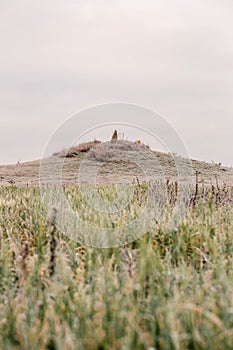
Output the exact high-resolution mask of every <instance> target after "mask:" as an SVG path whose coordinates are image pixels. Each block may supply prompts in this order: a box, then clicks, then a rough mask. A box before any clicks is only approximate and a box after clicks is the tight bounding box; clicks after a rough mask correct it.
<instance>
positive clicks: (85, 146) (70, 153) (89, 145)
mask: <svg viewBox="0 0 233 350" xmlns="http://www.w3.org/2000/svg"><path fill="white" fill-rule="evenodd" d="M100 143H101V141H98V140H94V141H90V142H83V143H80V144H79V145H77V146H72V147H70V148H69V149H68V150H67V149H63V150H61V151H60V152H55V153H54V154H53V155H54V156H59V157H66V158H72V157H75V156H77V155H78V154H79V153H83V152H88V151H90V149H93V148H95V147H96V146H97V145H99V144H100Z"/></svg>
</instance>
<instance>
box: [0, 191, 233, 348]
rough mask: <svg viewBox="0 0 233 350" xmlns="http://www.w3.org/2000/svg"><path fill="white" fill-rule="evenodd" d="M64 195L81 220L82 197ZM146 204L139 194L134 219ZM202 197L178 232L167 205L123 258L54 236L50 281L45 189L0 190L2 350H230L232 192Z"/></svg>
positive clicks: (109, 195)
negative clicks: (169, 219) (42, 194)
mask: <svg viewBox="0 0 233 350" xmlns="http://www.w3.org/2000/svg"><path fill="white" fill-rule="evenodd" d="M135 188H136V187H135ZM200 191H201V190H200ZM65 192H66V195H67V197H69V199H70V200H71V202H72V205H74V206H76V207H78V206H80V207H78V209H80V210H81V211H82V210H84V209H82V198H81V195H80V193H79V190H78V189H68V188H67V189H66V190H65ZM99 192H100V194H101V196H104V197H105V198H108V199H110V200H111V199H114V198H115V197H114V196H115V194H114V190H113V189H111V188H107V187H106V188H104V187H101V188H100V189H99ZM216 192H217V196H216ZM144 196H145V186H141V187H140V185H139V186H138V187H137V188H136V191H135V198H134V203H132V204H134V205H135V207H136V210H134V212H133V213H134V214H132V212H131V211H130V209H129V217H130V218H132V217H133V215H135V212H136V213H137V210H139V209H140V208H139V207H140V205H141V201H140V199H141V198H143V199H142V201H143V200H144ZM173 196H174V194H173ZM200 197H201V196H200ZM202 197H203V198H199V197H198V198H197V199H196V202H195V205H190V207H189V209H188V211H187V213H186V215H185V217H184V218H183V220H182V222H180V224H179V226H178V227H177V228H176V229H172V230H169V229H168V228H167V225H166V222H167V217H168V216H169V212H170V211H171V210H172V206H173V205H174V203H172V201H170V202H171V203H170V204H167V209H166V210H165V211H164V213H163V216H162V218H161V220H160V221H159V222H158V223H157V224H156V225H155V226H154V227H153V229H151V230H150V232H147V233H146V234H145V235H144V236H143V237H142V238H140V239H139V240H137V241H136V242H133V243H131V244H128V245H127V246H125V247H121V248H109V249H98V248H86V247H82V246H81V245H79V244H78V243H77V242H74V241H72V240H69V238H67V237H66V236H63V235H62V234H60V233H58V232H55V239H56V245H55V246H54V249H55V258H54V260H53V264H54V269H55V270H54V273H52V274H50V269H49V264H50V263H51V254H52V253H51V245H53V244H54V243H52V241H51V235H52V232H53V230H54V227H53V225H51V224H50V223H49V221H48V219H47V218H46V213H45V211H44V208H43V206H42V204H41V200H40V192H39V189H36V188H24V189H23V188H17V187H13V186H12V187H0V227H1V229H0V235H1V241H0V349H4V350H5V349H27V350H29V349H30V350H31V349H32V350H36V349H59V350H68V349H69V350H70V349H74V350H76V349H77V350H79V349H80V350H82V349H88V350H89V349H90V350H92V349H93V350H94V349H96V350H97V349H98V350H101V349H102V350H103V349H108V350H109V349H110V350H111V349H122V350H130V349H132V350H135V349H149V348H150V347H152V348H154V349H167V350H170V349H182V350H183V349H208V350H209V349H232V344H233V253H232V251H233V206H232V197H233V196H232V189H231V188H222V189H221V190H220V189H219V190H216V189H215V191H213V189H208V190H206V193H205V194H204V195H203V196H202ZM219 198H220V199H219ZM83 208H85V204H83ZM134 209H135V208H134ZM131 214H132V216H131ZM86 215H87V213H86V212H83V217H84V218H85V219H87V216H86ZM94 220H95V224H98V217H95V218H94ZM99 220H101V217H100V219H99ZM121 220H123V221H124V220H127V216H126V217H125V218H124V219H121ZM119 224H122V221H120V219H119ZM53 233H54V232H53ZM25 242H26V243H25ZM27 246H28V250H27Z"/></svg>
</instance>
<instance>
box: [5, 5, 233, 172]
mask: <svg viewBox="0 0 233 350" xmlns="http://www.w3.org/2000/svg"><path fill="white" fill-rule="evenodd" d="M232 18H233V1H232V0H195V1H193V0H145V1H142V0H141V1H137V0H96V1H88V0H40V1H37V0H18V1H17V0H0V43H1V54H0V125H1V129H0V149H1V152H0V164H4V163H11V162H16V161H17V160H22V161H24V160H31V159H36V158H40V157H41V155H42V153H43V150H44V147H45V146H46V143H47V141H48V139H49V137H50V136H51V134H52V133H53V132H54V130H55V129H56V128H57V127H58V126H59V125H60V124H61V123H62V122H63V121H64V120H65V119H67V117H69V116H71V115H73V114H74V113H76V112H78V111H79V110H82V109H85V108H88V107H90V106H93V105H95V104H101V103H107V102H130V103H135V104H139V105H142V106H145V107H149V108H151V109H153V110H156V111H158V112H160V113H162V115H164V116H165V117H166V119H167V120H168V121H169V122H170V123H171V124H172V125H173V126H174V127H175V128H176V130H177V131H178V133H179V134H180V136H181V137H182V138H183V140H184V143H185V145H186V147H187V149H188V151H189V154H190V155H191V156H192V157H193V158H195V159H200V160H207V161H211V160H214V161H217V162H222V163H225V164H227V165H233V157H232V149H233V20H232ZM109 118H110V119H109V121H113V120H111V116H110V117H109ZM114 121H115V120H114ZM135 122H136V121H135ZM83 123H85V121H83ZM135 137H136V138H137V136H135ZM62 146H64V145H62V141H61V147H62Z"/></svg>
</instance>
